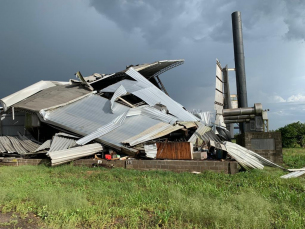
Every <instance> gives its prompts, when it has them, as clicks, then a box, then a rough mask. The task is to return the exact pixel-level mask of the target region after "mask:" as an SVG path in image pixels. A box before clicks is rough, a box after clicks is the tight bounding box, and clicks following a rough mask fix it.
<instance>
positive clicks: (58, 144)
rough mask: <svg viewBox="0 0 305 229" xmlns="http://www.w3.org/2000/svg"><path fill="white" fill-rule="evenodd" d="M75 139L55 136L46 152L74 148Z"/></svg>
mask: <svg viewBox="0 0 305 229" xmlns="http://www.w3.org/2000/svg"><path fill="white" fill-rule="evenodd" d="M76 145H77V144H76V142H75V139H70V138H65V137H60V136H57V135H55V136H54V137H53V139H52V143H51V146H50V150H49V151H48V152H54V151H58V150H64V149H69V148H71V147H73V146H76Z"/></svg>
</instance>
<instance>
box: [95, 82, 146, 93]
mask: <svg viewBox="0 0 305 229" xmlns="http://www.w3.org/2000/svg"><path fill="white" fill-rule="evenodd" d="M122 85H123V86H124V88H125V89H126V91H128V92H130V93H132V92H134V91H138V90H141V89H144V88H145V87H146V84H143V83H141V82H138V81H134V80H126V79H125V80H121V81H120V82H117V83H115V84H112V85H110V86H108V87H106V88H104V89H102V90H101V92H115V91H116V90H117V89H118V88H119V87H120V86H122Z"/></svg>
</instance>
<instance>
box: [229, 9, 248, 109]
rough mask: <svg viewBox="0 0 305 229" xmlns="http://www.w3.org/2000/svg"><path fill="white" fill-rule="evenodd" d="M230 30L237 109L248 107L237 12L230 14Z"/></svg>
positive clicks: (238, 13) (239, 20)
mask: <svg viewBox="0 0 305 229" xmlns="http://www.w3.org/2000/svg"><path fill="white" fill-rule="evenodd" d="M232 30H233V44H234V59H235V71H236V86H237V96H238V107H248V99H247V85H246V70H245V56H244V45H243V33H242V21H241V14H240V12H239V11H236V12H234V13H232Z"/></svg>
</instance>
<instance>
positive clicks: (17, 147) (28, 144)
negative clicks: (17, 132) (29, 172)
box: [0, 136, 39, 154]
mask: <svg viewBox="0 0 305 229" xmlns="http://www.w3.org/2000/svg"><path fill="white" fill-rule="evenodd" d="M21 137H22V138H23V139H22V138H21ZM21 137H13V136H0V152H1V153H6V152H7V153H18V154H26V153H28V152H34V151H35V149H36V148H37V147H39V145H38V144H36V143H34V142H32V141H31V140H29V139H28V138H26V137H25V136H21Z"/></svg>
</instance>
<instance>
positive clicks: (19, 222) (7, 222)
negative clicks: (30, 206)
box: [0, 212, 46, 229]
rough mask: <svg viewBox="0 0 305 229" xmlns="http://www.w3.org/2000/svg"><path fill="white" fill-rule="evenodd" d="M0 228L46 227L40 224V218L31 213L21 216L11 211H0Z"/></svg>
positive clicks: (32, 228)
mask: <svg viewBox="0 0 305 229" xmlns="http://www.w3.org/2000/svg"><path fill="white" fill-rule="evenodd" d="M0 228H1V229H11V228H22V229H38V228H46V227H45V226H44V225H43V224H42V222H41V220H40V219H39V218H37V217H35V215H34V214H32V213H29V214H27V215H26V216H21V215H20V214H18V213H13V212H9V213H2V212H0Z"/></svg>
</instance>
